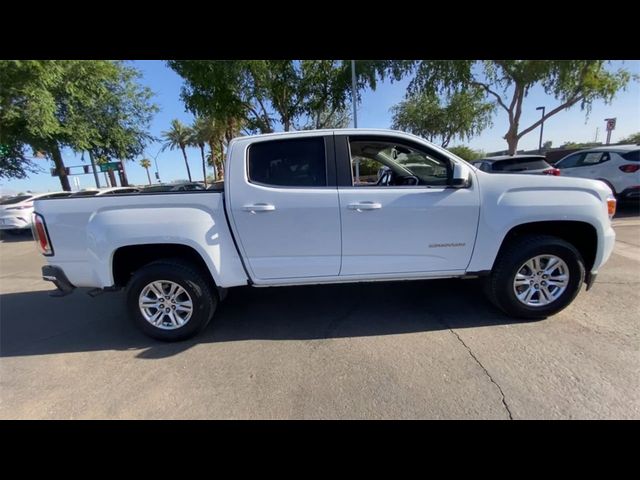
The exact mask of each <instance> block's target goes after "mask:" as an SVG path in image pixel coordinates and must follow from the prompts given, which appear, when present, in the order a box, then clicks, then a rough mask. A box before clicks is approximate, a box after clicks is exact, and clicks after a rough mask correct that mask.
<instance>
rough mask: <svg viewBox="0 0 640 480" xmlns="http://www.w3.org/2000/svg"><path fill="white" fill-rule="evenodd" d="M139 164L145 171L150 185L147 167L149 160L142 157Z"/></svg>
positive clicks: (149, 163)
mask: <svg viewBox="0 0 640 480" xmlns="http://www.w3.org/2000/svg"><path fill="white" fill-rule="evenodd" d="M140 166H141V167H142V168H144V169H145V170H146V171H147V179H148V180H149V185H151V175H149V167H151V160H149V159H148V158H143V159H142V160H140Z"/></svg>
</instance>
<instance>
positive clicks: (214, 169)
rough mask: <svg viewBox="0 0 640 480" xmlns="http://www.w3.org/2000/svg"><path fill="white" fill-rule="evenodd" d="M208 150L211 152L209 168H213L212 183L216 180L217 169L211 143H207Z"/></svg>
mask: <svg viewBox="0 0 640 480" xmlns="http://www.w3.org/2000/svg"><path fill="white" fill-rule="evenodd" d="M209 150H211V166H212V167H213V181H214V182H215V181H216V180H218V178H219V177H218V169H217V168H216V154H215V152H214V150H213V141H209Z"/></svg>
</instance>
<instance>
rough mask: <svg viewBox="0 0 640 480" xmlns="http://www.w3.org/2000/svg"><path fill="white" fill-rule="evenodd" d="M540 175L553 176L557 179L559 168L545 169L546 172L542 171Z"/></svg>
mask: <svg viewBox="0 0 640 480" xmlns="http://www.w3.org/2000/svg"><path fill="white" fill-rule="evenodd" d="M542 173H544V174H545V175H553V176H555V177H557V176H558V175H560V169H559V168H553V167H552V168H547V169H546V170H543V171H542Z"/></svg>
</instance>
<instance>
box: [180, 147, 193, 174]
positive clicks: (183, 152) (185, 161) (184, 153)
mask: <svg viewBox="0 0 640 480" xmlns="http://www.w3.org/2000/svg"><path fill="white" fill-rule="evenodd" d="M180 150H182V155H183V156H184V164H185V165H186V166H187V175H188V176H189V181H190V182H191V181H192V180H191V170H189V161H188V160H187V151H186V150H185V149H184V147H180Z"/></svg>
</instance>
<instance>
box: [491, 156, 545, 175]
mask: <svg viewBox="0 0 640 480" xmlns="http://www.w3.org/2000/svg"><path fill="white" fill-rule="evenodd" d="M550 166H551V165H549V164H548V163H547V162H545V161H544V160H543V159H541V158H514V159H513V160H501V161H499V162H494V163H493V171H494V172H524V171H527V170H544V169H545V168H549V167H550Z"/></svg>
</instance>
